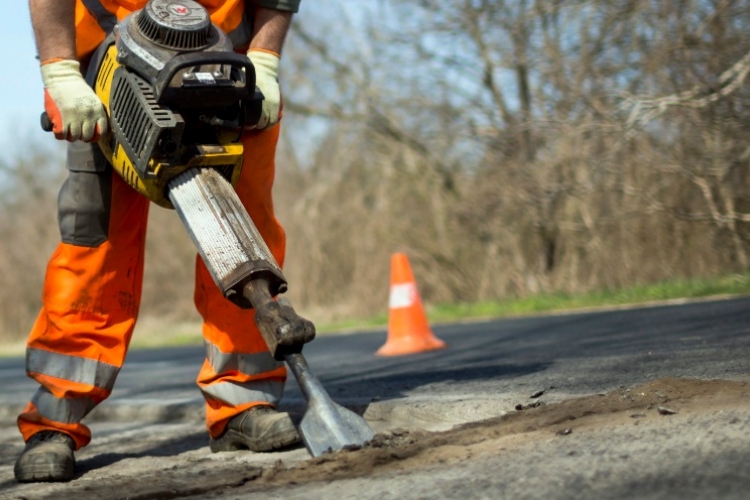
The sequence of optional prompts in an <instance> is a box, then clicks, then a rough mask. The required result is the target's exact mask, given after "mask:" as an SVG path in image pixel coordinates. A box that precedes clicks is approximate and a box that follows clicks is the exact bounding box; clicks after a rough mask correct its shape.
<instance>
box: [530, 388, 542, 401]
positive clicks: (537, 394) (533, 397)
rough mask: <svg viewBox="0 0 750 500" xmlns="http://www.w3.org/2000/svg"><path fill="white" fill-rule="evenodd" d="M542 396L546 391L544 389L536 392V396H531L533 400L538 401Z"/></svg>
mask: <svg viewBox="0 0 750 500" xmlns="http://www.w3.org/2000/svg"><path fill="white" fill-rule="evenodd" d="M542 394H544V389H542V390H541V391H536V392H535V393H534V394H532V395H531V399H536V398H538V397H539V396H541V395H542Z"/></svg>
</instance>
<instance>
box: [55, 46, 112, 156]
mask: <svg viewBox="0 0 750 500" xmlns="http://www.w3.org/2000/svg"><path fill="white" fill-rule="evenodd" d="M42 81H43V82H44V110H45V111H46V112H47V115H48V116H49V119H50V120H51V121H52V131H53V132H54V133H55V137H57V138H58V139H66V140H68V141H71V142H73V141H78V140H82V141H86V142H93V141H96V140H98V139H99V136H100V135H101V134H106V133H107V130H108V126H109V122H108V121H107V113H106V111H105V110H104V105H103V104H102V102H101V101H100V100H99V98H98V97H97V95H96V94H95V93H94V90H93V89H92V88H91V87H89V85H88V84H87V83H86V80H84V79H83V76H82V75H81V70H80V65H79V63H78V61H72V60H69V59H63V60H53V61H50V62H47V63H43V64H42Z"/></svg>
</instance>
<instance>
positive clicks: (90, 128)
mask: <svg viewBox="0 0 750 500" xmlns="http://www.w3.org/2000/svg"><path fill="white" fill-rule="evenodd" d="M75 5H76V3H75V0H29V8H30V10H31V24H32V26H33V28H34V36H35V38H36V47H37V52H38V55H39V61H40V63H41V66H42V80H43V82H44V109H45V111H46V112H47V115H49V118H50V120H52V125H53V128H52V131H53V132H54V133H55V137H57V138H58V139H67V140H69V141H77V140H79V139H80V140H84V141H95V140H97V138H98V137H99V134H100V133H101V134H104V133H106V131H107V125H108V123H107V114H106V112H105V111H104V106H103V105H102V103H101V101H100V100H99V98H98V97H97V96H96V94H95V93H94V91H93V90H92V89H91V87H89V86H88V84H87V83H86V81H85V80H84V79H83V76H82V75H81V71H80V65H79V63H78V61H77V60H76V33H75Z"/></svg>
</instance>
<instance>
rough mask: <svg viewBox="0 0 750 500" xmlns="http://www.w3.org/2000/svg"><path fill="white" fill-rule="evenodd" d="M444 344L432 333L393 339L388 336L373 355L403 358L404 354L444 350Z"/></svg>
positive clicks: (401, 336)
mask: <svg viewBox="0 0 750 500" xmlns="http://www.w3.org/2000/svg"><path fill="white" fill-rule="evenodd" d="M445 348H446V344H445V342H443V341H442V340H440V339H438V338H436V337H435V336H434V335H433V334H432V332H429V331H428V332H427V333H419V334H412V335H406V336H404V335H400V336H398V338H393V336H392V335H390V334H389V335H388V340H387V341H386V343H385V344H384V345H383V347H381V348H380V349H378V350H377V352H376V353H375V355H377V356H403V355H406V354H416V353H420V352H426V351H435V350H437V349H445Z"/></svg>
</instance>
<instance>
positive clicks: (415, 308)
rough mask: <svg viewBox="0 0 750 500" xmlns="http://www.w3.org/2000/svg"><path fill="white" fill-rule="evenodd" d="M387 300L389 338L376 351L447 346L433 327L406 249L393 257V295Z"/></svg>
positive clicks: (392, 352)
mask: <svg viewBox="0 0 750 500" xmlns="http://www.w3.org/2000/svg"><path fill="white" fill-rule="evenodd" d="M388 302H389V304H388V309H389V315H388V339H387V340H386V343H385V345H383V347H381V348H380V349H378V351H377V352H376V353H375V354H377V355H378V356H400V355H402V354H414V353H417V352H424V351H432V350H434V349H443V348H445V342H443V341H442V340H440V339H438V338H436V337H435V336H434V335H433V334H432V331H431V330H430V325H429V324H428V323H427V316H426V315H425V313H424V308H423V307H422V299H420V298H419V292H418V291H417V284H416V283H415V281H414V275H413V274H412V272H411V266H410V265H409V259H408V257H407V256H406V255H405V254H403V253H395V254H393V256H392V257H391V295H390V300H389V301H388Z"/></svg>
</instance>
